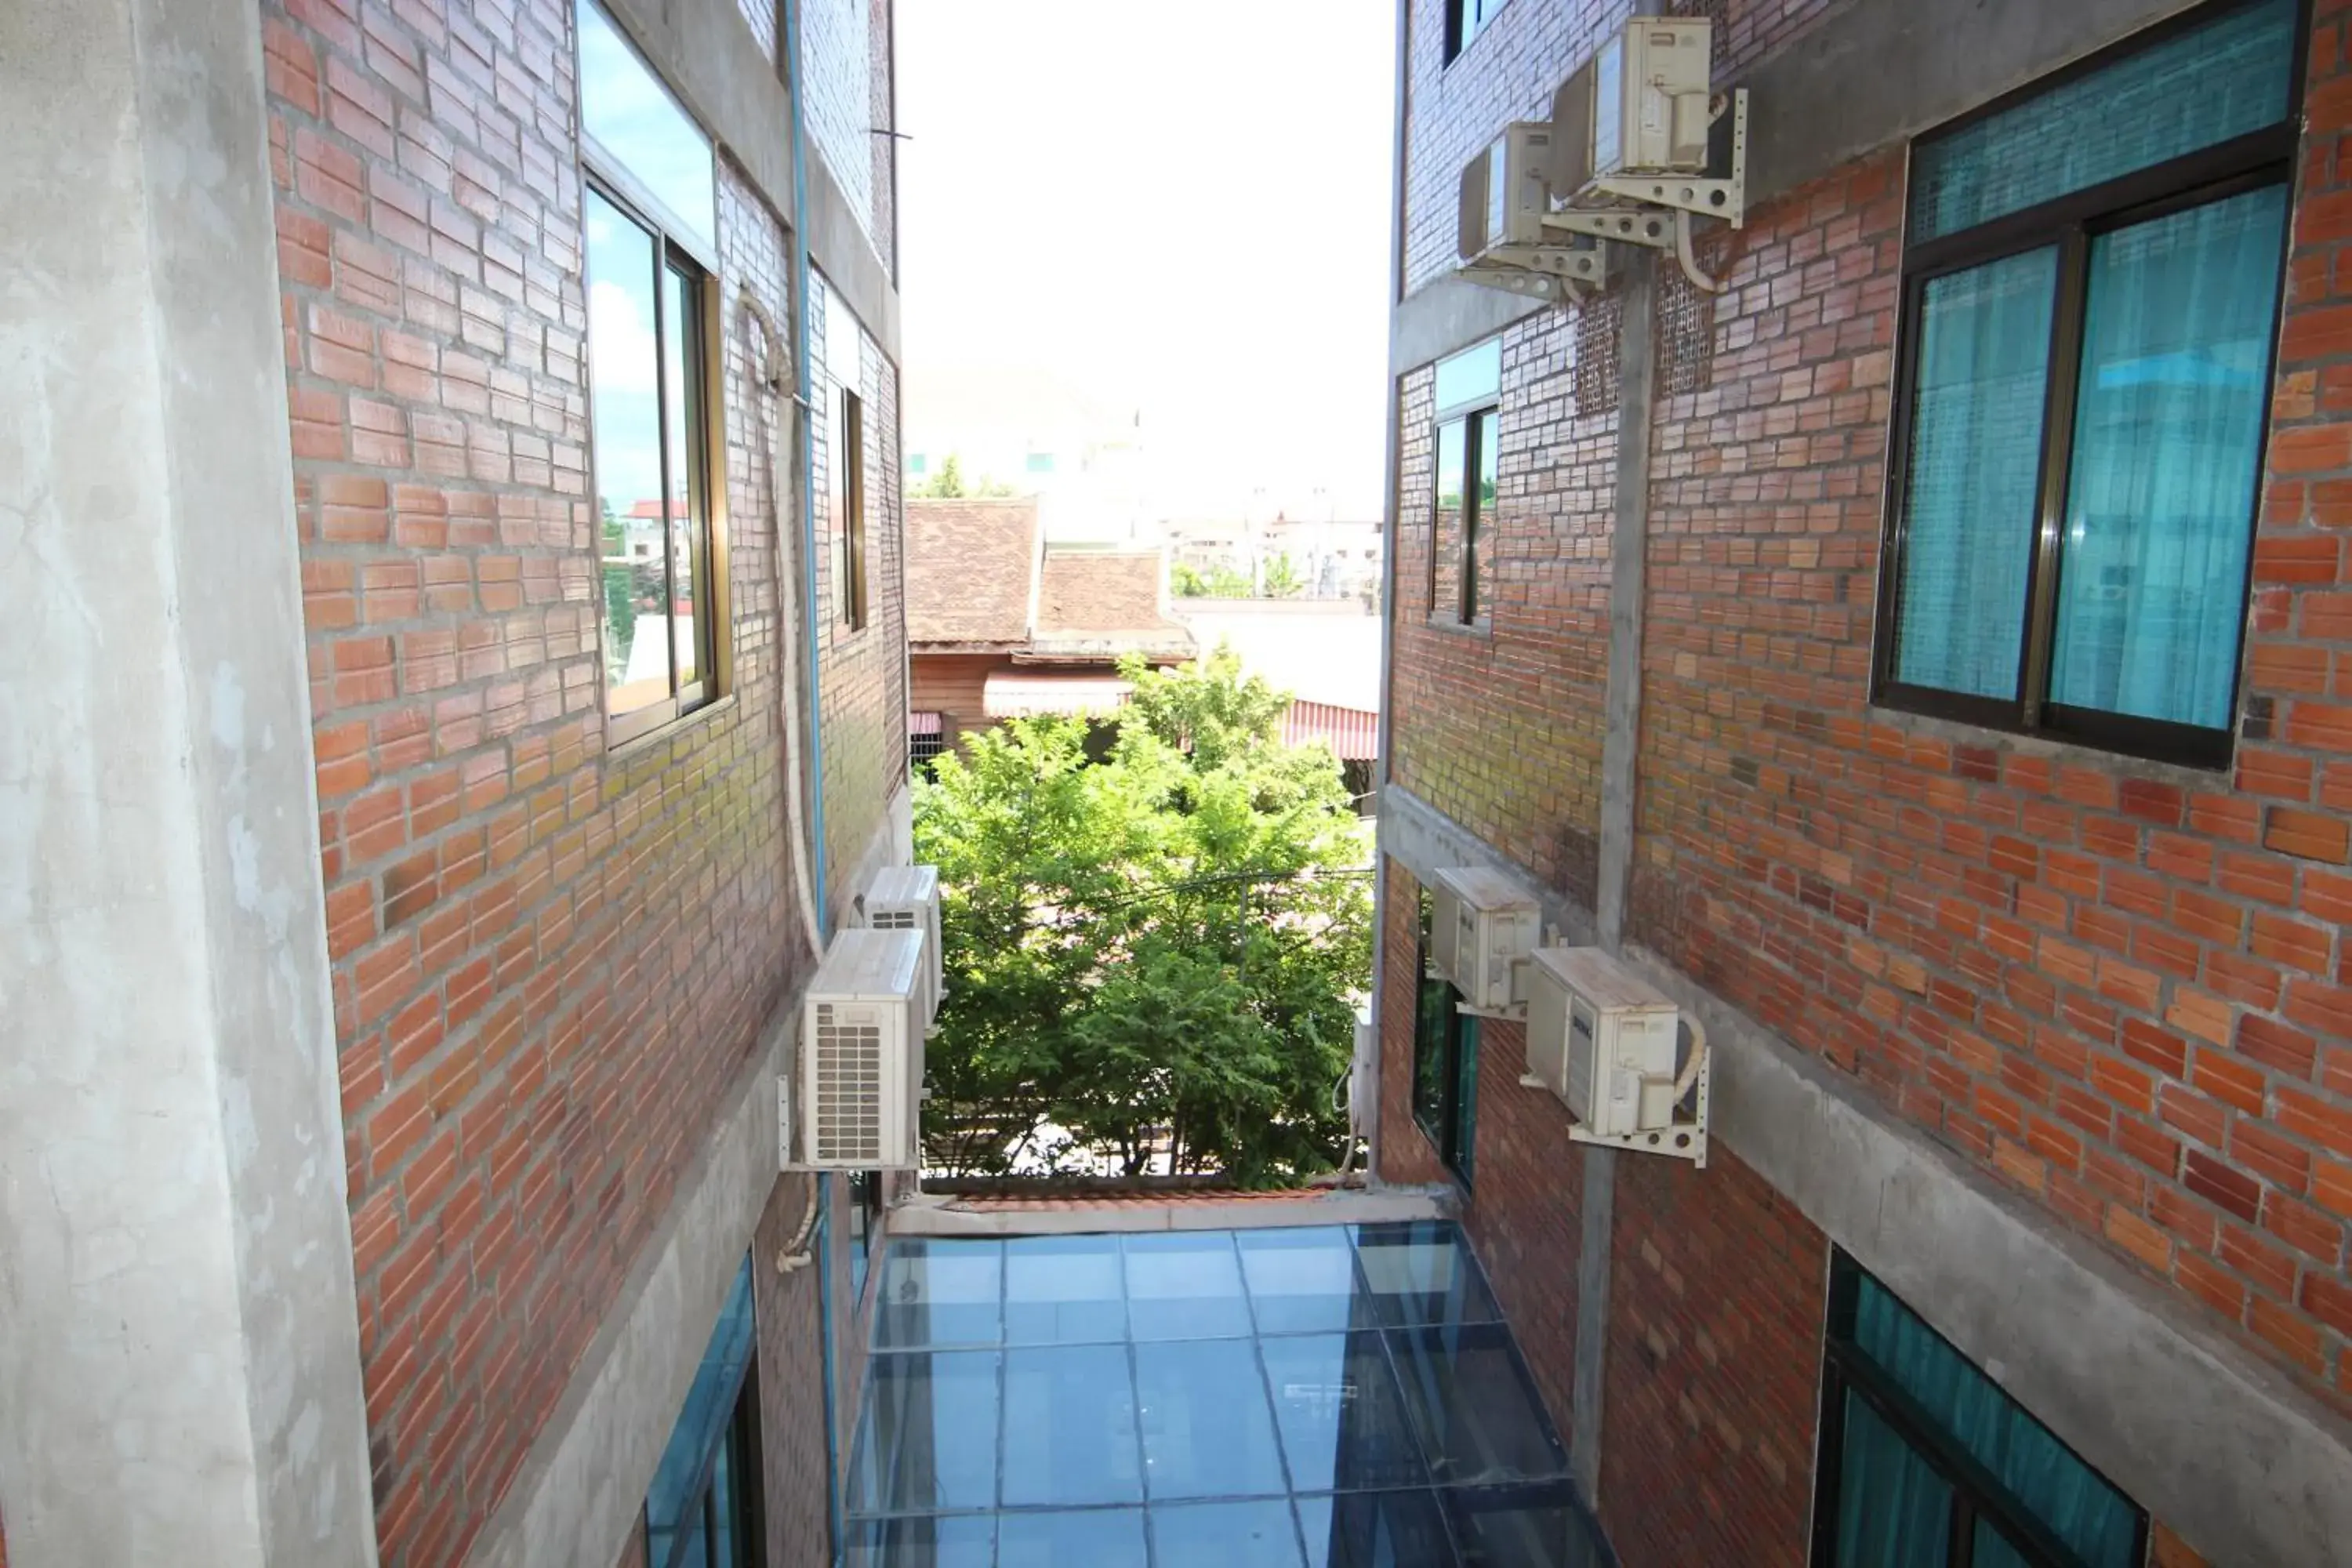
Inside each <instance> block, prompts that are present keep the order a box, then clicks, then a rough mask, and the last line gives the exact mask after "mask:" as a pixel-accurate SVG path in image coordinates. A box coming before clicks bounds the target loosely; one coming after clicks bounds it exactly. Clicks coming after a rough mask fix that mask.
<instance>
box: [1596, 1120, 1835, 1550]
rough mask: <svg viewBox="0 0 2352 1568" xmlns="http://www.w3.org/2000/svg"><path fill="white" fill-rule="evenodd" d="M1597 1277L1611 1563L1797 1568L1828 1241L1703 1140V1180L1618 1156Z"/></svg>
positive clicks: (1678, 1165) (1664, 1163) (1672, 1165)
mask: <svg viewBox="0 0 2352 1568" xmlns="http://www.w3.org/2000/svg"><path fill="white" fill-rule="evenodd" d="M1557 1105H1558V1102H1557V1101H1554V1106H1555V1115H1557V1114H1559V1112H1558V1110H1557V1109H1556V1108H1557ZM1556 1127H1557V1123H1555V1128H1556ZM1554 1135H1555V1136H1557V1135H1558V1134H1557V1131H1555V1134H1554ZM1609 1273H1610V1289H1609V1295H1610V1305H1609V1338H1608V1372H1607V1374H1606V1378H1605V1384H1606V1386H1605V1388H1604V1390H1603V1399H1602V1417H1601V1419H1602V1426H1603V1431H1604V1434H1605V1436H1604V1438H1603V1441H1602V1443H1601V1523H1602V1524H1603V1525H1604V1526H1606V1527H1607V1529H1608V1531H1609V1537H1610V1540H1611V1542H1612V1543H1613V1544H1614V1545H1615V1546H1616V1548H1617V1552H1618V1555H1619V1557H1620V1558H1622V1560H1623V1561H1624V1562H1625V1563H1627V1564H1628V1568H1644V1565H1646V1564H1652V1563H1656V1564H1661V1565H1664V1564H1676V1563H1742V1564H1748V1565H1752V1568H1776V1565H1785V1568H1800V1565H1801V1564H1802V1563H1804V1561H1805V1543H1806V1542H1807V1541H1808V1540H1809V1539H1810V1538H1811V1530H1812V1520H1811V1513H1812V1498H1813V1431H1814V1422H1815V1413H1816V1411H1817V1410H1818V1408H1819V1406H1820V1403H1821V1389H1822V1314H1823V1311H1824V1310H1825V1305H1826V1303H1825V1300H1824V1289H1825V1288H1826V1286H1827V1283H1828V1275H1829V1242H1828V1238H1827V1237H1824V1236H1822V1233H1821V1232H1820V1231H1819V1230H1818V1229H1816V1228H1815V1227H1814V1226H1813V1225H1812V1224H1811V1221H1809V1220H1807V1219H1806V1218H1805V1216H1804V1215H1801V1214H1799V1213H1798V1212H1797V1209H1796V1205H1793V1204H1791V1203H1790V1201H1789V1200H1788V1199H1787V1198H1784V1197H1782V1196H1781V1195H1780V1194H1779V1193H1777V1192H1775V1191H1774V1190H1773V1189H1772V1188H1771V1186H1770V1185H1769V1184H1767V1183H1766V1182H1765V1181H1764V1180H1763V1179H1762V1178H1761V1177H1759V1176H1758V1175H1757V1174H1756V1173H1754V1172H1753V1171H1750V1170H1749V1169H1748V1167H1747V1166H1746V1165H1743V1164H1741V1163H1739V1160H1738V1156H1736V1155H1734V1154H1733V1153H1731V1152H1730V1151H1729V1150H1727V1149H1726V1148H1725V1147H1724V1146H1723V1145H1722V1144H1721V1143H1719V1142H1718V1143H1717V1144H1716V1145H1715V1146H1714V1147H1713V1148H1712V1149H1710V1150H1709V1151H1708V1152H1707V1164H1706V1170H1704V1171H1702V1170H1699V1169H1697V1168H1696V1166H1693V1165H1691V1164H1689V1163H1686V1162H1684V1161H1681V1160H1667V1159H1661V1158H1656V1157H1653V1156H1644V1155H1641V1154H1627V1155H1622V1156H1620V1157H1619V1159H1618V1161H1617V1185H1616V1216H1615V1226H1614V1230H1613V1233H1612V1245H1611V1248H1610V1260H1609Z"/></svg>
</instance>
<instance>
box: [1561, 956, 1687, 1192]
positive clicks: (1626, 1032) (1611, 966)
mask: <svg viewBox="0 0 2352 1568" xmlns="http://www.w3.org/2000/svg"><path fill="white" fill-rule="evenodd" d="M1527 968H1528V983H1527V992H1528V1076H1527V1078H1526V1079H1525V1080H1524V1081H1526V1082H1527V1083H1528V1085H1529V1086H1530V1087H1537V1088H1543V1089H1550V1090H1551V1091H1552V1092H1553V1093H1554V1094H1556V1095H1558V1096H1559V1098H1560V1100H1561V1102H1562V1103H1564V1104H1565V1105H1566V1106H1567V1107H1568V1110H1569V1114H1570V1115H1571V1116H1573V1117H1574V1118H1575V1119H1576V1121H1575V1124H1574V1125H1573V1126H1571V1127H1570V1130H1569V1133H1570V1137H1571V1138H1573V1139H1575V1140H1577V1141H1578V1142H1587V1143H1608V1144H1614V1145H1616V1146H1618V1147H1620V1148H1628V1149H1637V1150H1642V1151H1644V1152H1653V1153H1661V1154H1673V1155H1675V1156H1678V1157H1680V1158H1683V1159H1686V1160H1691V1161H1694V1162H1695V1163H1698V1164H1700V1165H1705V1164H1706V1110H1707V1054H1706V1034H1705V1032H1704V1031H1702V1030H1701V1029H1700V1028H1699V1026H1698V1025H1697V1022H1696V1020H1693V1021H1692V1024H1691V1051H1690V1056H1689V1058H1688V1059H1687V1061H1682V1060H1680V1050H1681V1037H1682V1027H1681V1026H1682V1010H1681V1009H1680V1008H1679V1007H1677V1006H1676V1005H1675V1002H1674V1000H1673V998H1671V997H1669V996H1667V995H1666V994H1664V992H1662V991H1660V990H1658V988H1657V987H1656V986H1654V985H1652V984H1650V983H1649V982H1648V981H1646V980H1644V979H1643V978H1642V977H1641V976H1640V975H1639V974H1636V973H1633V970H1632V969H1630V968H1628V967H1627V966H1626V965H1625V964H1624V963H1622V962H1620V961H1619V960H1618V959H1615V958H1613V957H1612V956H1610V954H1609V953H1607V952H1604V951H1603V950H1601V949H1600V948H1597V947H1547V948H1541V949H1538V951H1537V952H1535V953H1534V955H1533V956H1532V958H1531V959H1530V961H1529V963H1528V966H1527ZM1685 1100H1689V1101H1690V1104H1689V1107H1688V1109H1687V1110H1686V1109H1685V1105H1684V1102H1685Z"/></svg>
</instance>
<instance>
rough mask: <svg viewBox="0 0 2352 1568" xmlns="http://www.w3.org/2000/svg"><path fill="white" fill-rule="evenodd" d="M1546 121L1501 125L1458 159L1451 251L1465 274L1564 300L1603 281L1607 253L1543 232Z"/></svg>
mask: <svg viewBox="0 0 2352 1568" xmlns="http://www.w3.org/2000/svg"><path fill="white" fill-rule="evenodd" d="M1552 163H1553V155H1552V149H1551V127H1550V126H1549V125H1548V124H1546V123H1544V122H1542V121H1519V122H1517V123H1516V124H1512V125H1507V126H1505V127H1504V128H1503V133H1502V134H1501V135H1500V136H1498V137H1496V139H1495V140H1494V142H1492V143H1491V144H1490V145H1488V146H1487V147H1486V149H1485V150H1484V151H1483V152H1481V153H1478V155H1477V156H1475V157H1474V158H1472V159H1471V160H1470V162H1469V163H1465V164H1464V165H1463V168H1462V177H1461V183H1460V197H1461V206H1460V210H1459V212H1458V213H1457V215H1456V217H1455V222H1454V250H1455V253H1456V254H1457V255H1458V256H1459V257H1460V258H1461V261H1462V266H1461V268H1459V270H1460V272H1461V274H1462V276H1463V277H1465V278H1467V279H1469V280H1470V281H1472V282H1474V283H1484V284H1486V285H1488V286H1490V287H1493V288H1498V289H1509V290H1510V291H1512V292H1513V293H1519V294H1530V295H1534V296H1536V297H1538V298H1540V299H1553V300H1557V299H1564V298H1568V297H1570V296H1572V295H1573V294H1574V293H1576V292H1577V290H1578V289H1579V288H1580V287H1582V286H1587V285H1590V286H1594V287H1597V286H1599V285H1600V284H1601V283H1602V282H1605V281H1606V277H1605V268H1606V266H1607V257H1606V255H1605V254H1604V253H1603V251H1602V249H1601V247H1600V246H1598V245H1596V244H1594V243H1593V242H1592V241H1591V240H1590V239H1583V238H1579V237H1573V236H1560V235H1551V234H1548V233H1547V232H1546V230H1545V227H1544V218H1545V215H1546V214H1548V213H1549V211H1550V210H1551V195H1550V191H1551V170H1552Z"/></svg>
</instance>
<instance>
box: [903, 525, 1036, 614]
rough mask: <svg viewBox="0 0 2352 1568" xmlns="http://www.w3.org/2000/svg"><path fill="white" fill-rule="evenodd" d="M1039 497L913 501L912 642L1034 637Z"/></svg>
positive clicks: (909, 574)
mask: <svg viewBox="0 0 2352 1568" xmlns="http://www.w3.org/2000/svg"><path fill="white" fill-rule="evenodd" d="M1037 529H1038V523H1037V498H1036V497H1034V496H1017V497H1013V498H1010V499H1006V500H929V499H926V498H919V497H909V498H908V500H907V640H908V641H909V642H912V643H917V644H921V643H1004V644H1020V643H1025V642H1027V641H1028V640H1029V609H1030V589H1031V585H1032V584H1033V583H1034V573H1035V569H1036V562H1037Z"/></svg>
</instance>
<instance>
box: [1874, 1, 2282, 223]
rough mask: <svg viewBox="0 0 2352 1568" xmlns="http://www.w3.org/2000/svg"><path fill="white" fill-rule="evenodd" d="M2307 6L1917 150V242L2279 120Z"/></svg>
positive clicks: (2267, 10) (2277, 4)
mask: <svg viewBox="0 0 2352 1568" xmlns="http://www.w3.org/2000/svg"><path fill="white" fill-rule="evenodd" d="M2296 19H2297V7H2296V5H2295V4H2294V0H2266V3H2265V4H2263V5H2258V6H2256V7H2254V8H2253V9H2252V10H2251V11H2239V12H2236V13H2234V14H2231V15H2228V16H2217V17H2215V18H2214V19H2213V20H2212V21H2210V22H2208V23H2206V24H2204V25H2203V26H2199V27H2192V28H2190V29H2189V31H2187V32H2185V33H2181V34H2179V35H2177V36H2175V37H2172V38H2169V39H2168V40H2167V41H2165V42H2164V43H2161V44H2158V45H2157V46H2156V47H2153V48H2147V49H2141V50H2138V51H2137V52H2136V53H2133V54H2130V55H2127V56H2126V57H2125V58H2122V59H2119V60H2117V61H2116V62H2115V64H2113V65H2111V66H2108V67H2106V68H2105V69H2103V70H2097V71H2093V72H2091V73H2090V74H2089V75H2087V76H2081V77H2077V78H2075V79H2074V80H2072V81H2068V82H2063V83H2061V84H2060V85H2059V86H2056V87H2053V88H2052V89H2050V90H2049V91H2047V92H2042V93H2039V94H2036V95H2035V96H2034V97H2032V98H2031V99H2028V100H2025V101H2024V102H2021V103H2020V104H2018V105H2017V106H2015V107H2014V108H2011V109H2007V110H2002V111H2001V112H2000V113H1999V114H1995V115H1992V116H1990V118H1988V119H1985V120H1980V121H1978V122H1977V123H1975V124H1974V125H1970V126H1968V127H1966V128H1964V129H1962V130H1959V131H1957V132H1953V133H1952V134H1951V135H1948V136H1943V137H1938V138H1937V140H1935V141H1933V142H1922V143H1921V144H1920V145H1919V147H1918V148H1917V150H1916V151H1915V152H1914V153H1912V157H1911V242H1912V243H1913V244H1915V245H1916V244H1917V243H1918V242H1919V241H1921V240H1927V239H1934V238H1936V237H1938V236H1940V235H1947V234H1951V233H1954V232H1956V231H1958V230H1960V229H1964V228H1969V227H1973V226H1976V225H1978V224H1980V223H1986V222H1989V221H1990V220H1991V219H1993V218H1997V217H2000V216H2005V215H2007V214H2009V213H2013V212H2022V211H2023V210H2025V209H2026V208H2027V207H2031V206H2037V205H2040V204H2042V203H2043V202H2046V201H2051V200H2054V199H2055V198H2057V197H2059V196H2063V195H2067V194H2068V193H2069V192H2073V191H2080V190H2085V189H2088V188H2089V187H2090V186H2093V185H2096V184H2103V183H2105V181H2108V180H2112V179H2116V178H2118V177H2120V176H2122V175H2125V174H2131V173H2132V172H2134V171H2135V170H2138V169H2147V168H2152V167H2153V166H2155V165H2156V164H2158V163H2164V162H2166V161H2168V160H2169V159H2173V158H2178V157H2180V156H2182V155H2184V154H2186V153H2194V152H2197V151H2198V150H2199V149H2200V148H2204V147H2211V146H2214V145H2217V144H2218V143H2221V142H2227V141H2229V140H2230V139H2231V138H2232V137H2236V136H2242V135H2244V134H2246V133H2247V132H2252V131H2260V130H2262V129H2263V128H2264V127H2265V126H2272V125H2276V124H2277V123H2278V122H2279V121H2282V120H2284V119H2285V118H2286V111H2287V100H2288V98H2289V89H2291V88H2292V86H2293V85H2294V83H2293V78H2294V44H2295V26H2296Z"/></svg>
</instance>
